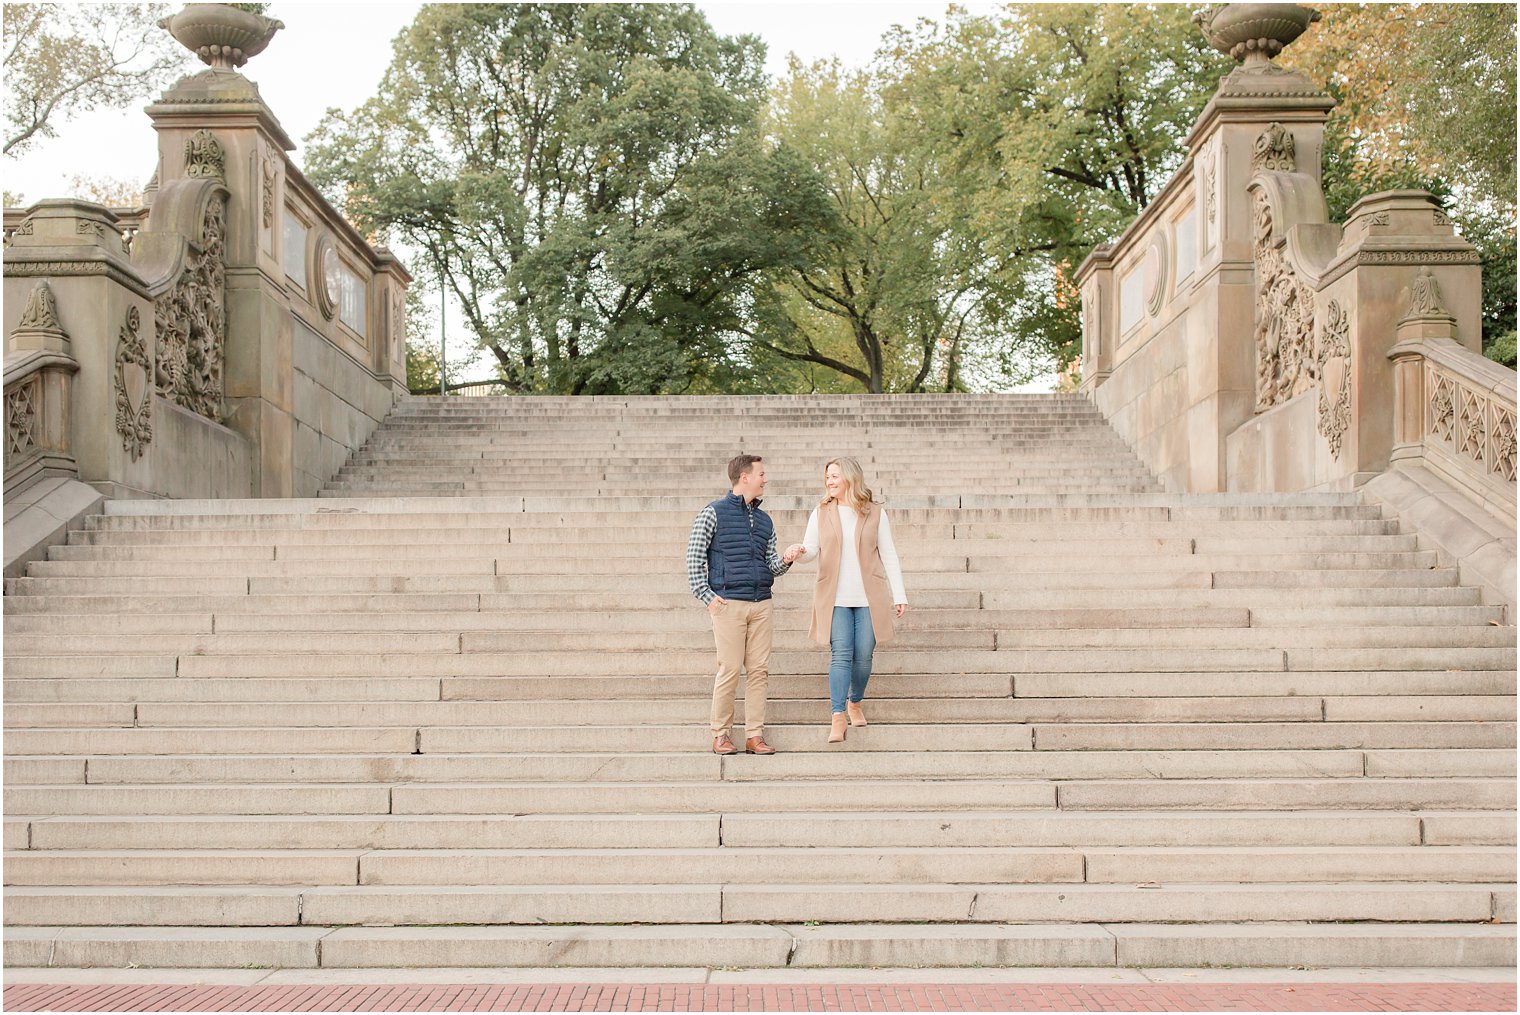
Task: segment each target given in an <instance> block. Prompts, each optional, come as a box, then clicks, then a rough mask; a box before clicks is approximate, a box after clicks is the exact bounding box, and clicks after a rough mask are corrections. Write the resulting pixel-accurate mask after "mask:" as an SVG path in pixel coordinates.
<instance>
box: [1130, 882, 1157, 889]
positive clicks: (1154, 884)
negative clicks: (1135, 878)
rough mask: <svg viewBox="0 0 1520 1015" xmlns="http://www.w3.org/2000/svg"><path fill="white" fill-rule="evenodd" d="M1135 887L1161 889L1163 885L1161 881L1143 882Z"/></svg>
mask: <svg viewBox="0 0 1520 1015" xmlns="http://www.w3.org/2000/svg"><path fill="white" fill-rule="evenodd" d="M1135 887H1136V888H1160V887H1161V883H1160V882H1159V881H1143V882H1141V883H1140V884H1138V885H1136V886H1135Z"/></svg>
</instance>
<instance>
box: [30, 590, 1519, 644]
mask: <svg viewBox="0 0 1520 1015" xmlns="http://www.w3.org/2000/svg"><path fill="white" fill-rule="evenodd" d="M678 595H679V594H677V596H678ZM797 599H798V597H797V596H795V595H793V596H789V597H788V596H784V595H783V596H782V597H778V599H777V600H776V606H775V611H774V614H773V618H774V623H775V625H776V627H777V628H779V629H783V630H784V629H786V628H788V627H795V628H802V627H804V626H805V625H806V623H807V618H808V617H809V615H810V612H811V604H810V603H808V604H801V603H798V602H797ZM186 605H190V604H188V603H187V604H186ZM544 605H552V606H554V607H555V610H554V614H553V619H552V621H551V620H548V619H546V617H545V615H544V614H542V613H538V612H536V611H530V610H518V611H512V612H508V611H492V612H486V613H481V612H475V611H470V612H451V613H448V614H446V615H444V616H436V615H433V613H432V612H429V611H423V612H414V613H373V612H366V613H358V612H333V611H321V612H306V613H276V614H269V613H246V614H245V613H232V612H225V613H223V614H222V615H220V616H215V618H214V619H213V614H211V613H200V614H182V615H173V614H170V613H167V612H166V613H163V614H158V615H154V616H150V617H136V616H134V615H131V614H109V613H101V614H82V613H75V614H62V613H49V614H7V615H6V617H5V618H4V629H5V633H6V635H7V636H20V635H38V636H41V635H57V634H61V633H67V632H72V631H78V630H80V629H83V628H88V629H89V630H91V631H92V632H93V633H95V634H97V635H133V634H135V635H164V634H172V635H209V634H212V633H213V628H215V633H217V634H232V633H254V632H281V633H284V634H298V633H301V632H310V631H323V632H329V633H334V634H336V633H340V632H345V631H370V632H385V631H396V632H401V631H415V632H444V631H447V632H455V633H464V632H469V631H497V632H506V631H532V630H543V629H545V628H548V627H549V625H550V624H551V623H552V625H553V627H554V629H556V630H560V631H564V632H575V631H584V630H600V631H608V632H613V631H623V632H637V631H675V630H690V629H691V624H692V610H691V608H693V607H695V605H696V604H695V603H694V602H691V601H689V600H684V599H680V598H672V599H671V600H670V601H669V602H666V603H653V604H652V603H646V602H641V603H640V606H641V607H644V608H640V609H629V610H613V609H608V608H597V607H595V606H593V607H591V608H583V609H574V608H572V604H571V602H569V601H565V602H559V603H553V604H544ZM654 607H663V609H661V608H654ZM677 607H680V608H681V609H679V610H678V609H676V608H677ZM1503 616H1504V610H1503V608H1502V607H1497V606H1412V607H1400V606H1382V607H1366V606H1335V605H1328V604H1327V605H1322V606H1320V607H1318V608H1317V609H1312V610H1311V609H1295V608H1274V607H1258V608H1250V607H1235V606H1223V605H1221V606H1214V607H1200V606H1175V607H1173V608H1171V609H1166V608H1160V607H1129V608H1124V607H1118V606H1115V607H1103V606H1091V607H1088V608H1074V609H1054V610H1052V609H1038V608H1026V609H1001V610H993V609H986V610H978V609H948V608H924V607H915V608H914V609H913V612H912V614H911V616H910V617H909V618H907V622H906V623H905V624H903V625H902V630H903V632H904V633H906V632H907V631H909V630H919V629H923V630H926V631H974V630H996V631H1006V632H1020V633H1022V632H1026V631H1032V630H1041V629H1050V628H1060V629H1063V630H1068V631H1072V630H1093V629H1106V630H1154V631H1161V630H1173V629H1193V630H1196V629H1205V630H1212V629H1219V628H1254V629H1262V630H1275V629H1279V628H1290V629H1294V630H1299V629H1303V628H1312V627H1326V628H1328V627H1341V628H1368V629H1370V628H1378V627H1405V628H1409V627H1483V626H1498V625H1499V624H1500V623H1501V622H1502V619H1503ZM1506 629H1508V628H1506Z"/></svg>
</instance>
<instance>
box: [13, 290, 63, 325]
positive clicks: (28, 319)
mask: <svg viewBox="0 0 1520 1015" xmlns="http://www.w3.org/2000/svg"><path fill="white" fill-rule="evenodd" d="M16 330H17V331H57V332H61V331H63V327H62V326H61V325H60V324H59V323H58V300H57V298H56V297H54V296H53V289H52V287H51V286H49V285H48V284H47V281H46V280H45V279H44V280H43V281H41V282H38V283H37V284H36V285H34V286H32V291H31V292H29V293H27V295H26V306H25V307H23V308H22V309H21V320H20V322H19V323H18V324H17V325H16Z"/></svg>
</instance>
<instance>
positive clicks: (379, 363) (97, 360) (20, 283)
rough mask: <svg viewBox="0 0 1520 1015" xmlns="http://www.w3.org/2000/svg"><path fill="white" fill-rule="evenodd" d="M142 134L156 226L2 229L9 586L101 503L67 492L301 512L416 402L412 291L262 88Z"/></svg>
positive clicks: (84, 216)
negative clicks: (302, 157)
mask: <svg viewBox="0 0 1520 1015" xmlns="http://www.w3.org/2000/svg"><path fill="white" fill-rule="evenodd" d="M215 13H216V14H217V16H218V17H231V18H243V19H247V18H258V16H256V15H248V14H243V13H241V12H232V11H231V10H230V9H221V8H218V10H217V12H215ZM259 20H260V21H261V23H263V24H265V25H268V26H274V27H277V25H276V23H274V22H271V21H268V19H259ZM269 32H270V34H272V32H273V27H270V29H269ZM213 48H215V47H213ZM204 58H205V57H203V59H204ZM221 62H222V63H223V64H225V63H226V60H225V59H223V60H222V61H221ZM147 113H148V115H149V117H150V118H151V120H152V125H153V128H154V129H155V130H156V132H157V135H158V139H159V158H158V163H157V166H156V168H155V171H154V174H153V181H152V183H151V184H150V185H149V189H148V194H147V195H146V197H145V204H146V207H144V208H138V209H108V208H103V207H101V206H99V205H94V204H89V203H86V202H81V201H73V200H52V201H41V202H38V203H36V204H34V205H32V206H31V207H29V208H26V209H7V210H6V212H5V301H4V319H3V327H4V333H5V335H6V354H5V355H6V378H5V392H6V413H7V418H6V422H7V430H8V431H9V432H10V433H11V434H12V439H11V440H10V441H9V443H8V444H7V448H6V499H7V508H8V510H7V515H6V534H7V535H6V544H7V545H6V567H7V573H8V574H11V573H14V572H15V571H16V569H17V568H19V567H20V566H22V565H23V564H24V561H25V560H26V559H29V557H31V556H35V554H36V552H37V550H36V548H35V547H32V546H30V545H27V546H22V545H20V544H21V543H24V542H27V541H28V540H29V539H30V536H29V535H25V534H28V533H35V532H40V531H42V530H43V529H44V528H46V529H48V531H49V532H53V531H54V530H56V528H57V525H56V524H55V523H56V522H57V519H56V517H54V514H55V512H56V511H62V510H65V508H64V507H62V506H60V505H64V504H65V503H66V504H68V505H77V504H83V503H87V502H91V501H92V500H93V498H94V494H86V493H84V492H83V491H77V490H69V489H67V488H66V484H69V483H73V484H76V485H78V484H84V485H87V486H88V487H89V488H90V490H92V491H94V492H95V493H96V494H102V495H104V496H106V497H194V498H222V497H249V496H253V497H289V496H309V495H312V494H314V493H315V492H316V491H317V489H318V488H319V487H320V486H321V485H322V484H323V483H324V482H326V480H327V479H328V478H330V477H331V476H332V475H333V474H334V473H336V472H337V471H338V470H339V469H340V468H341V467H342V465H343V463H344V461H345V460H346V459H347V458H348V456H349V455H350V454H351V453H352V452H353V451H354V450H355V449H357V448H359V447H360V446H362V445H363V443H364V442H365V441H366V440H367V439H368V437H369V435H370V433H371V432H373V430H374V428H375V427H376V426H377V425H378V424H379V422H380V420H381V419H382V418H384V416H385V415H386V413H387V412H389V411H390V409H391V407H392V406H393V405H394V404H395V402H396V401H397V400H398V399H399V398H400V397H401V396H402V395H404V394H405V393H406V352H405V350H406V342H405V326H406V322H405V319H404V307H405V292H406V286H407V285H408V283H409V282H410V281H411V278H410V276H409V275H408V274H407V272H406V270H405V269H404V268H403V267H402V266H401V264H400V263H399V262H398V261H397V260H396V258H395V257H394V256H393V255H392V254H390V252H389V251H386V250H385V249H383V248H377V247H375V246H373V245H372V244H371V243H370V242H369V241H368V240H367V239H366V238H365V237H364V236H363V235H361V234H360V233H359V232H358V231H357V230H356V229H354V227H353V226H352V225H351V224H350V223H348V222H347V221H345V220H344V218H343V217H342V216H341V215H340V214H338V212H337V211H336V210H335V209H333V208H332V206H331V205H329V204H328V202H327V201H326V200H324V199H323V198H322V196H321V195H320V194H319V193H318V192H317V190H316V189H315V188H314V187H313V186H312V185H311V184H310V183H309V182H308V181H307V180H306V179H305V178H304V177H303V176H302V175H301V173H300V171H299V170H298V169H297V167H296V166H295V164H294V163H293V162H292V161H291V159H290V158H289V155H288V153H289V152H290V151H291V150H293V149H294V147H295V146H294V144H293V143H292V142H291V140H290V139H289V138H288V137H287V136H286V134H285V132H284V130H283V129H282V128H281V127H280V124H279V122H278V121H277V120H276V119H275V117H274V114H273V113H272V112H271V111H270V109H269V108H268V106H266V105H265V104H264V102H263V99H262V98H261V97H260V96H259V92H258V87H257V86H256V85H254V84H253V82H251V81H249V80H248V79H247V78H246V77H244V76H243V75H242V74H240V73H238V72H237V71H236V70H234V69H232V67H230V66H225V65H223V66H213V67H212V68H211V69H210V70H207V71H204V72H202V73H200V74H196V75H192V76H189V77H186V78H183V79H181V80H180V81H179V82H178V83H177V84H176V85H175V86H174V87H173V88H171V89H170V90H169V91H168V92H166V93H165V94H164V95H163V96H162V97H161V98H160V99H159V100H158V101H157V102H155V103H154V104H153V105H151V106H149V107H148V109H147ZM43 480H48V481H49V482H50V483H51V484H52V485H50V486H49V491H50V492H49V493H48V494H47V497H51V498H53V499H54V500H55V501H56V502H57V503H53V504H49V503H44V501H45V500H46V498H41V499H39V498H30V499H28V500H27V501H26V506H25V510H26V511H30V512H34V513H38V519H35V520H34V521H35V522H36V524H32V523H26V524H22V522H23V520H22V519H21V518H20V516H19V514H17V513H16V512H12V511H10V510H9V508H10V506H11V504H12V503H13V502H14V503H16V504H18V505H19V504H21V500H17V499H15V498H17V497H20V496H21V495H22V494H23V493H24V491H25V490H26V488H27V486H28V484H32V483H37V482H41V481H43ZM59 483H63V484H65V486H59V485H58V484H59ZM19 510H20V509H19V508H18V511H19ZM44 516H46V517H44ZM44 523H46V524H44ZM13 537H14V538H13Z"/></svg>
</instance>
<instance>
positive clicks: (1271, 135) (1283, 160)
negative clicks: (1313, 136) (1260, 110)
mask: <svg viewBox="0 0 1520 1015" xmlns="http://www.w3.org/2000/svg"><path fill="white" fill-rule="evenodd" d="M1297 164H1298V163H1297V159H1296V156H1295V155H1294V151H1293V134H1292V133H1291V132H1290V131H1289V130H1288V129H1287V128H1286V127H1284V126H1283V125H1282V124H1280V123H1274V124H1271V125H1270V126H1268V127H1267V129H1266V130H1264V131H1262V132H1261V135H1260V136H1259V137H1257V139H1256V145H1255V147H1253V148H1252V149H1251V174H1252V175H1253V176H1254V175H1255V174H1257V173H1260V172H1263V171H1266V172H1274V173H1294V172H1297V171H1298V169H1297Z"/></svg>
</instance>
